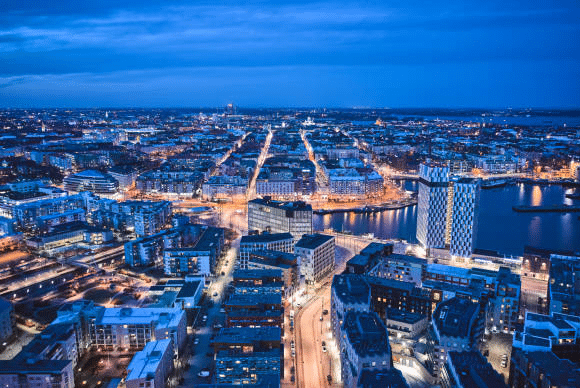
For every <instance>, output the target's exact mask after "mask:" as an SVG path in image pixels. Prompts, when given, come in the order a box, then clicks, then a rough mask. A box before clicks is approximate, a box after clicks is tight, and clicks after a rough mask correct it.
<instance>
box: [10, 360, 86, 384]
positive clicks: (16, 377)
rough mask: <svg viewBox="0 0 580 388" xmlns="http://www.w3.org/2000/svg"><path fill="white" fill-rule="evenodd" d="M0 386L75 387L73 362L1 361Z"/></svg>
mask: <svg viewBox="0 0 580 388" xmlns="http://www.w3.org/2000/svg"><path fill="white" fill-rule="evenodd" d="M0 386H2V387H10V388H12V387H15V388H16V387H17V388H74V386H75V383H74V374H73V364H72V361H70V360H37V359H27V360H26V361H25V362H22V360H14V359H13V360H9V361H0Z"/></svg>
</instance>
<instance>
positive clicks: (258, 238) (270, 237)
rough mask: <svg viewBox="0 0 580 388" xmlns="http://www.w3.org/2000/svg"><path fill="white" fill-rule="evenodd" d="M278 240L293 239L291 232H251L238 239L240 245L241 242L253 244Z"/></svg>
mask: <svg viewBox="0 0 580 388" xmlns="http://www.w3.org/2000/svg"><path fill="white" fill-rule="evenodd" d="M280 240H294V237H292V234H290V233H261V234H252V235H248V236H242V239H241V240H240V245H242V244H255V243H268V242H272V241H280Z"/></svg>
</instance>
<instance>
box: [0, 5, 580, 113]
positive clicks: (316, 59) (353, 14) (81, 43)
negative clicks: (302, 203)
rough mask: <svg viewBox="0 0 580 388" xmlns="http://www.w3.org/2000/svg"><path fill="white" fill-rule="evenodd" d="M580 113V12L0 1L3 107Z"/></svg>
mask: <svg viewBox="0 0 580 388" xmlns="http://www.w3.org/2000/svg"><path fill="white" fill-rule="evenodd" d="M229 102H233V103H235V104H236V105H240V106H246V107H254V106H258V107H270V106H276V107H279V106H327V107H352V106H361V107H362V106H372V107H482V108H487V107H493V108H503V107H579V106H580V2H579V1H578V0H563V1H550V0H543V1H529V0H528V1H510V0H502V1H499V0H489V1H471V0H459V1H414V0H405V1H388V0H386V1H377V2H373V1H366V2H356V3H355V2H346V1H339V0H337V1H328V2H305V1H294V2H290V1H288V2H283V1H276V2H275V3H274V2H273V4H271V3H268V2H257V1H256V2H244V1H232V2H229V1H212V2H202V1H189V2H188V1H148V0H139V1H123V0H99V1H97V0H58V1H50V0H45V1H40V0H36V1H30V0H18V1H13V0H8V1H6V0H3V1H0V107H42V106H50V107H53V106H56V107H60V106H62V107H65V106H71V107H96V106H107V107H112V106H118V107H121V106H122V107H125V106H142V107H150V106H157V107H164V106H174V107H181V106H221V105H224V104H226V103H229Z"/></svg>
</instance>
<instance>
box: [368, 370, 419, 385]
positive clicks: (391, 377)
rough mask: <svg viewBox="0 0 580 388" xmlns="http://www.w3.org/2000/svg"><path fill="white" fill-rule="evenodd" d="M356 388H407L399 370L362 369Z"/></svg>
mask: <svg viewBox="0 0 580 388" xmlns="http://www.w3.org/2000/svg"><path fill="white" fill-rule="evenodd" d="M357 387H358V388H376V387H388V388H409V384H407V381H405V378H404V377H403V374H402V373H401V371H400V370H398V369H395V368H390V369H363V370H362V372H361V373H360V374H359V378H358V385H357Z"/></svg>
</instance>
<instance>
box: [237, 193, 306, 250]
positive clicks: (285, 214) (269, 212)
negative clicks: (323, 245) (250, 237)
mask: <svg viewBox="0 0 580 388" xmlns="http://www.w3.org/2000/svg"><path fill="white" fill-rule="evenodd" d="M248 230H250V231H253V230H256V231H258V232H270V233H290V234H292V237H294V242H297V241H298V240H300V238H302V235H304V234H312V206H311V205H308V204H306V203H304V202H301V201H297V202H279V201H272V200H271V199H270V198H268V197H266V198H264V199H254V200H252V201H249V202H248Z"/></svg>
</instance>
